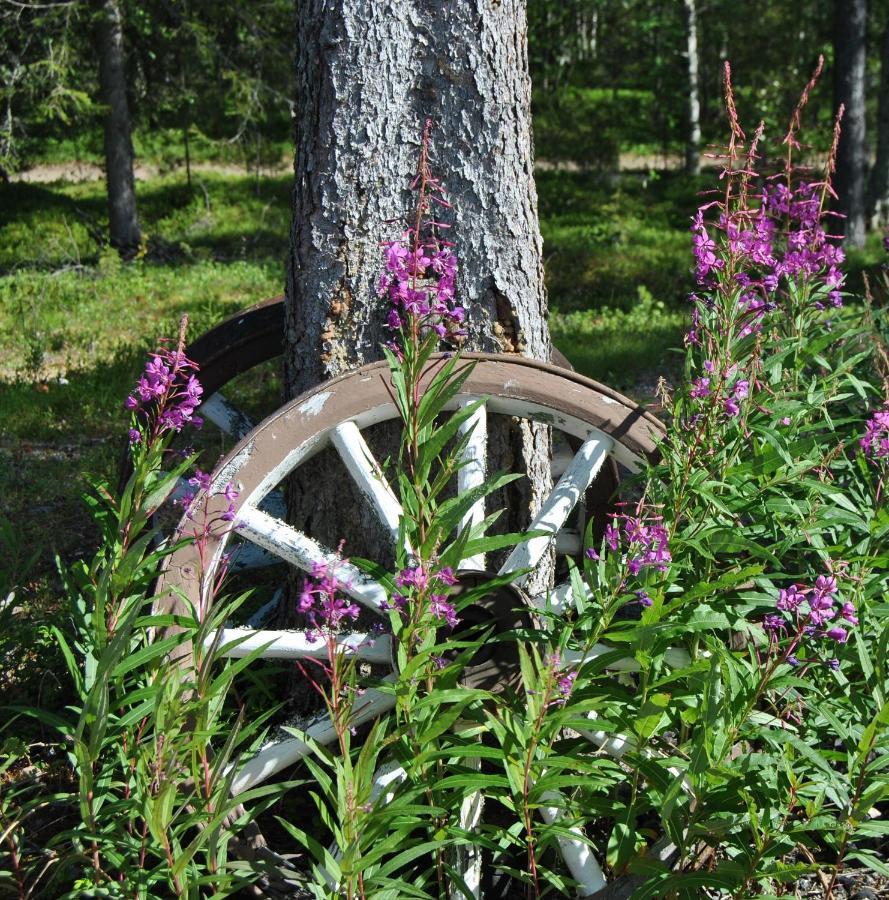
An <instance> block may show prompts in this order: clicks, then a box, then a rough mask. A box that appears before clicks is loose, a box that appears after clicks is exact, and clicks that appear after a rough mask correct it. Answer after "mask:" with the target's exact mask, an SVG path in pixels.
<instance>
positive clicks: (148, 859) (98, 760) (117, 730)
mask: <svg viewBox="0 0 889 900" xmlns="http://www.w3.org/2000/svg"><path fill="white" fill-rule="evenodd" d="M184 334H185V320H183V323H182V326H181V330H180V335H179V340H178V343H177V344H176V347H175V349H170V348H162V349H161V350H159V351H157V352H156V353H155V354H153V355H152V356H151V358H150V359H149V361H148V363H147V364H146V366H145V371H144V373H143V375H142V377H141V378H140V379H139V381H138V384H137V386H136V389H135V390H134V392H133V394H132V395H131V396H130V397H128V398H127V401H126V404H125V405H126V407H127V409H129V410H131V411H132V425H131V428H130V430H129V442H130V447H131V453H132V474H131V475H130V477H129V479H128V480H127V482H126V484H125V485H124V486H123V487H122V489H121V490H120V491H119V493H117V494H115V493H114V492H113V490H112V489H111V488H110V486H108V485H106V484H100V483H96V484H95V485H94V490H95V494H94V495H92V496H88V497H87V502H88V503H89V505H90V507H91V509H92V511H93V514H94V516H95V519H96V521H97V523H98V524H99V526H100V528H101V534H102V542H101V545H100V548H99V550H98V552H97V553H96V555H95V557H94V558H93V559H92V561H91V562H89V563H87V562H85V561H84V562H77V563H75V564H74V565H73V566H72V567H71V569H70V570H69V571H65V570H64V569H63V568H62V567H61V566H60V567H59V571H60V574H61V575H62V579H63V583H64V588H65V591H66V595H67V596H66V598H65V604H64V607H63V608H64V610H65V613H64V621H63V622H60V623H59V624H58V625H57V626H53V629H52V630H53V633H54V637H55V640H56V642H57V644H58V646H59V648H60V649H61V652H62V655H63V656H64V659H65V661H66V663H67V668H68V674H69V676H70V679H71V682H72V694H73V701H72V704H71V706H70V707H69V708H68V709H67V710H66V711H64V712H62V713H59V712H52V713H50V712H48V711H43V710H36V709H21V710H16V711H14V713H13V715H12V716H10V718H9V720H8V725H7V727H10V726H11V725H12V724H13V723H14V721H15V720H16V719H17V718H18V717H20V716H22V715H25V716H31V717H36V718H37V719H39V720H40V721H42V722H43V723H44V725H46V726H47V727H48V728H51V729H56V730H57V731H58V732H59V733H60V734H61V738H62V740H61V750H62V752H63V753H64V754H66V755H67V759H68V763H69V766H70V772H71V778H70V780H68V779H66V780H63V782H62V784H63V785H65V786H64V787H63V788H62V789H61V790H58V791H56V792H55V793H53V794H47V793H45V792H37V793H29V794H27V795H24V794H23V795H22V796H23V799H22V801H21V803H20V805H19V806H18V807H17V808H16V809H4V810H3V812H4V830H3V841H4V846H3V848H2V850H4V851H6V852H7V857H8V859H9V861H10V868H9V870H8V874H9V875H10V876H11V883H13V884H14V885H15V886H16V889H17V891H18V895H19V896H21V897H26V896H36V895H39V896H70V897H84V896H103V897H106V896H107V897H169V896H175V897H195V896H201V895H203V894H204V893H205V892H208V891H210V892H212V893H214V894H223V895H225V894H230V893H233V892H235V891H237V890H239V889H240V888H242V887H243V886H244V885H246V884H248V883H249V882H250V881H253V880H255V879H256V877H258V875H257V873H256V872H250V871H247V870H246V869H245V868H244V867H243V866H238V865H236V864H233V862H232V858H231V848H232V847H235V846H239V845H241V844H242V841H243V839H242V837H241V833H242V832H243V830H244V829H245V828H246V827H248V826H249V824H250V821H251V820H252V816H253V815H254V814H255V809H254V810H253V811H251V813H250V814H249V815H248V814H247V812H246V809H245V806H244V804H247V805H248V806H249V805H251V801H252V800H255V799H257V798H260V797H262V796H263V795H266V794H269V790H268V789H265V790H261V791H259V792H253V793H252V794H251V795H250V796H239V797H238V798H237V800H235V799H233V798H232V796H231V791H230V780H231V777H232V776H231V774H230V773H229V771H228V768H229V764H230V763H231V761H232V760H233V759H234V758H235V756H236V755H237V753H238V752H239V750H241V749H244V750H247V749H249V747H250V746H251V742H252V741H253V740H254V739H255V738H256V733H255V731H254V729H253V726H249V727H248V726H245V727H241V722H240V719H239V717H238V716H237V715H236V714H234V713H232V711H231V710H230V709H229V708H228V706H227V705H226V703H225V700H226V697H227V695H228V694H229V691H230V689H231V685H232V681H233V679H234V677H235V675H236V674H237V671H238V670H239V667H238V666H231V665H227V664H226V663H225V662H224V661H223V660H222V659H221V657H220V653H219V647H218V646H217V644H218V642H216V643H214V641H213V640H212V639H211V638H212V634H213V632H214V630H216V629H218V628H220V626H221V624H222V622H223V620H224V616H225V615H226V614H228V612H230V610H231V608H233V607H234V606H237V605H238V603H240V602H241V601H242V600H243V599H244V598H234V599H233V600H232V601H231V602H230V603H226V604H225V605H222V604H220V605H219V607H218V608H217V609H214V610H213V611H212V614H211V613H208V612H207V611H206V610H193V611H192V614H190V615H182V616H165V615H160V614H158V613H156V612H155V610H154V597H153V590H152V588H153V585H154V582H155V579H156V577H157V573H158V570H159V566H160V565H161V563H162V561H163V559H164V558H165V557H166V556H167V555H168V554H169V553H171V552H172V551H173V550H175V549H176V546H178V545H177V544H172V545H171V544H169V543H166V544H165V543H163V542H162V541H159V535H158V533H157V530H156V528H155V527H153V515H154V513H155V512H156V510H157V509H158V507H159V506H160V505H161V504H162V503H163V502H164V501H165V500H166V499H167V498H168V497H169V496H170V494H171V493H172V492H173V490H174V489H175V487H176V484H177V482H178V481H179V479H180V477H182V476H184V475H186V474H187V472H188V470H189V468H190V467H191V465H192V464H193V462H194V456H193V455H188V454H186V455H185V456H183V455H182V454H172V453H171V452H170V443H171V440H172V438H173V437H174V436H175V435H176V433H178V432H179V431H181V430H182V429H183V428H187V427H189V426H193V425H195V424H196V420H197V416H195V415H194V410H195V409H196V407H197V405H198V404H199V402H200V396H201V386H200V382H199V380H198V372H197V367H196V366H195V364H194V363H192V362H191V361H190V360H188V359H187V358H186V357H185V355H184V353H183V347H184ZM171 458H172V459H174V460H175V462H174V464H173V465H172V467H171V466H170V461H171ZM205 478H206V476H204V475H203V473H201V472H200V471H198V472H197V473H196V474H195V475H193V476H192V486H193V487H199V486H201V485H202V484H203V482H204V480H205ZM183 502H184V504H185V505H186V507H187V509H188V515H189V521H190V523H191V525H192V527H191V529H190V530H188V529H186V533H185V535H184V536H183V538H182V540H187V541H195V542H196V543H198V545H200V544H201V543H202V542H204V543H205V542H206V539H207V535H208V534H210V533H211V532H212V531H214V530H216V529H220V528H228V527H230V523H229V522H228V521H226V516H225V513H224V512H223V514H222V515H221V516H214V517H212V518H210V517H208V516H207V515H205V514H204V512H203V510H202V509H200V508H198V507H196V506H195V504H194V502H193V498H188V497H186V499H185V500H184V501H183ZM216 587H217V586H216V585H213V586H210V590H211V591H212V590H214V589H215V588H216ZM162 633H163V634H164V635H165V636H164V637H162V638H161V637H159V635H160V634H162ZM186 648H187V650H188V653H187V654H185V656H183V653H182V651H183V650H184V649H186ZM184 658H187V659H188V660H189V661H188V663H187V664H186V663H185V662H184V661H183V660H184ZM263 718H264V717H263V716H260V717H259V719H260V723H261V721H262V720H263ZM259 727H260V728H261V727H262V726H261V724H260V725H259ZM12 764H13V761H12V760H9V761H7V762H6V763H4V765H5V766H7V765H12ZM69 783H70V784H72V785H73V786H72V787H68V786H67V785H68V784H69ZM14 800H15V797H14V796H13V802H14ZM262 805H263V801H261V800H260V801H258V802H257V803H256V804H255V807H256V808H261V807H262ZM48 811H50V812H51V811H55V812H53V813H52V814H53V815H55V816H57V817H58V818H59V821H60V823H61V827H60V828H56V829H55V830H54V833H53V836H52V838H51V839H50V840H49V841H46V840H44V841H42V842H41V843H35V842H34V841H33V840H31V839H30V837H29V835H28V833H27V827H26V826H27V823H28V822H29V821H32V820H37V821H39V820H40V819H41V818H45V816H46V815H47V812H48ZM8 823H11V824H8ZM22 823H24V824H22ZM4 861H5V860H4ZM4 868H6V866H4ZM6 874H7V873H4V876H5V875H6ZM209 885H212V889H210V888H209V887H208V886H209Z"/></svg>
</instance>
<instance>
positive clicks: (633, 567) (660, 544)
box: [605, 513, 672, 577]
mask: <svg viewBox="0 0 889 900" xmlns="http://www.w3.org/2000/svg"><path fill="white" fill-rule="evenodd" d="M605 543H606V544H607V545H608V547H609V548H610V549H611V551H612V552H617V551H618V550H619V549H620V547H621V544H624V545H625V546H626V551H627V563H626V565H627V570H628V572H629V574H630V575H632V576H634V577H635V576H637V575H639V574H640V572H641V571H642V569H644V568H647V567H649V566H654V567H656V568H657V569H658V570H659V571H661V572H665V571H666V569H667V563H669V562H670V561H671V560H672V556H671V554H670V550H669V547H668V535H667V529H666V528H665V527H664V525H663V523H662V522H661V520H660V518H648V519H646V518H644V517H642V516H630V515H626V514H618V513H615V514H614V515H612V521H611V522H609V523H608V524H607V525H606V526H605Z"/></svg>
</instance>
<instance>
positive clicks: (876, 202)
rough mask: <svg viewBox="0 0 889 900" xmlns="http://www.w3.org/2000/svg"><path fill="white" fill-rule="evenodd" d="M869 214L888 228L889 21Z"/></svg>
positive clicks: (882, 61) (879, 226) (877, 224)
mask: <svg viewBox="0 0 889 900" xmlns="http://www.w3.org/2000/svg"><path fill="white" fill-rule="evenodd" d="M868 193H869V197H868V215H869V218H870V226H871V228H874V229H884V228H887V227H889V22H887V23H886V28H885V30H884V31H883V40H882V41H881V49H880V94H879V98H878V110H877V158H876V160H875V162H874V167H873V170H872V171H871V176H870V189H869V192H868Z"/></svg>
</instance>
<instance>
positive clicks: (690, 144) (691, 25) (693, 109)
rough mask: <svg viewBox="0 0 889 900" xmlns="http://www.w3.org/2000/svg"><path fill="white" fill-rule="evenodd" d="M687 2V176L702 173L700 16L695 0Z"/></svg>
mask: <svg viewBox="0 0 889 900" xmlns="http://www.w3.org/2000/svg"><path fill="white" fill-rule="evenodd" d="M684 2H685V17H686V18H685V47H686V55H687V56H688V105H687V112H688V124H687V131H686V134H685V174H686V175H698V174H699V173H700V171H701V150H700V148H701V96H700V88H699V85H698V69H699V58H698V15H697V9H696V8H695V0H684Z"/></svg>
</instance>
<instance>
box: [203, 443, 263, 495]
mask: <svg viewBox="0 0 889 900" xmlns="http://www.w3.org/2000/svg"><path fill="white" fill-rule="evenodd" d="M254 434H255V432H254ZM255 443H256V438H254V439H253V440H251V441H249V442H248V443H247V444H245V445H244V446H243V447H242V448H241V449H240V450H239V451H238V452H237V453H236V454H235V455H234V456H233V457H232V458H231V459H230V460H228V462H226V463H225V465H224V466H222V468H221V469H219V471H218V472H217V473H216V477H215V478H214V479H213V483H212V484H211V485H210V494H211V495H212V494H219V493H221V492H222V491H224V490H225V486H226V485H227V484H228V483H229V482H230V481H234V480H235V476H236V475H237V473H238V472H240V471H241V467H242V466H243V465H244V464H245V463H246V462H247V460H248V459H250V457H251V456H252V455H253V448H254V446H255Z"/></svg>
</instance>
